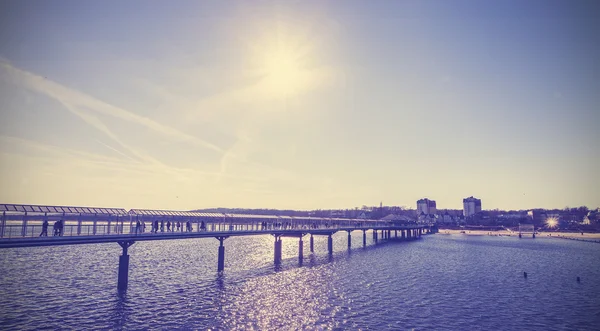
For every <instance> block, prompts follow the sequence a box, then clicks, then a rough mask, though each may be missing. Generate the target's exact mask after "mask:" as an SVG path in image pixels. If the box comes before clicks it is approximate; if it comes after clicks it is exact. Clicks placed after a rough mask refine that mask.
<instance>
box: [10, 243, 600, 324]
mask: <svg viewBox="0 0 600 331" xmlns="http://www.w3.org/2000/svg"><path fill="white" fill-rule="evenodd" d="M367 238H368V245H369V246H368V247H367V248H366V249H363V248H362V247H360V246H362V233H360V232H355V233H354V234H353V244H354V246H355V248H353V249H352V250H351V251H349V252H348V250H347V248H346V245H347V243H346V233H345V232H344V233H338V234H336V235H335V236H334V251H335V253H334V255H333V257H332V258H329V257H328V256H327V240H326V237H315V254H314V255H311V254H310V252H309V244H308V237H305V240H304V248H305V259H304V263H303V265H302V266H299V264H298V259H297V251H298V240H297V239H292V238H284V239H283V258H284V261H283V264H282V266H281V268H279V269H275V267H274V266H273V239H272V237H270V236H260V237H243V238H229V239H227V240H226V241H225V247H226V252H225V254H226V258H225V273H224V274H223V275H218V274H217V272H216V266H217V247H218V241H217V240H215V239H192V240H172V241H160V242H139V243H136V244H135V245H133V246H132V247H131V248H130V250H129V253H130V256H131V262H130V272H129V289H128V291H127V293H126V294H124V295H119V294H118V293H117V290H116V283H117V266H118V258H119V255H120V252H121V248H120V247H119V246H118V245H117V244H100V245H79V246H63V247H37V248H21V249H3V250H0V328H1V329H7V330H15V329H72V330H82V329H124V330H143V329H153V330H173V329H181V330H189V329H198V330H204V329H214V330H228V329H231V330H234V329H238V330H240V329H245V330H293V329H338V330H344V329H352V330H354V329H370V330H409V329H416V330H599V329H600V244H595V243H586V242H576V241H570V240H560V239H550V238H537V239H521V240H519V239H518V238H515V237H487V236H482V237H476V236H465V235H444V234H437V235H433V236H425V237H424V238H423V239H422V240H419V241H414V242H401V243H398V242H394V243H392V242H389V243H383V244H381V243H380V244H378V245H377V246H373V245H372V242H371V240H372V236H371V235H370V233H369V234H368V237H367ZM524 271H526V272H527V273H528V278H527V279H525V278H524V277H523V272H524ZM577 276H579V277H581V282H580V283H577V282H576V277H577Z"/></svg>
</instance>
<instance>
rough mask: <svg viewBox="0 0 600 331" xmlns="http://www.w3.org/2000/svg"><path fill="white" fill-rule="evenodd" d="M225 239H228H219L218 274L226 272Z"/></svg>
mask: <svg viewBox="0 0 600 331" xmlns="http://www.w3.org/2000/svg"><path fill="white" fill-rule="evenodd" d="M225 239H227V237H217V240H219V259H218V262H217V271H218V272H221V271H223V270H225V246H223V241H224V240H225Z"/></svg>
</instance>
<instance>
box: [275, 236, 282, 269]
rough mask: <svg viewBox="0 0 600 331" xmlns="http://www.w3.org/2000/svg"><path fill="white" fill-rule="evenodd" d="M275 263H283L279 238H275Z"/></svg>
mask: <svg viewBox="0 0 600 331" xmlns="http://www.w3.org/2000/svg"><path fill="white" fill-rule="evenodd" d="M274 262H275V264H280V263H281V238H280V237H279V236H275V254H274Z"/></svg>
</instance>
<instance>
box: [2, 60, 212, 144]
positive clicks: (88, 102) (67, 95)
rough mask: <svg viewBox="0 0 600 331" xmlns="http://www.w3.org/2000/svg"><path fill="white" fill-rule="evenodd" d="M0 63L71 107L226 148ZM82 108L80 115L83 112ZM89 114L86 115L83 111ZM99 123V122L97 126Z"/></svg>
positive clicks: (20, 79) (26, 84)
mask: <svg viewBox="0 0 600 331" xmlns="http://www.w3.org/2000/svg"><path fill="white" fill-rule="evenodd" d="M0 66H1V67H2V68H3V69H4V70H5V71H6V72H7V73H8V75H10V76H11V77H12V78H13V81H14V82H16V83H18V84H22V85H23V86H24V87H26V88H28V89H31V90H34V91H36V92H39V93H42V94H44V95H47V96H49V97H51V98H53V99H56V100H58V101H60V102H61V103H62V104H64V105H69V106H70V107H71V109H70V110H71V111H73V109H77V108H79V107H85V108H86V109H90V110H92V111H94V112H97V113H101V114H104V115H109V116H112V117H115V118H119V119H122V120H126V121H129V122H132V123H135V124H138V125H142V126H144V127H146V128H148V129H150V130H152V131H153V132H156V133H159V134H161V135H163V136H165V137H170V138H172V139H175V140H176V141H179V142H189V143H192V144H194V145H197V146H200V147H204V148H207V149H209V150H213V151H216V152H219V153H223V150H222V149H221V148H220V147H219V146H217V145H215V144H213V143H211V142H208V141H206V140H203V139H200V138H198V137H196V136H192V135H190V134H187V133H185V132H181V131H179V130H177V129H175V128H172V127H170V126H166V125H164V124H161V123H158V122H156V121H154V120H152V119H149V118H147V117H143V116H140V115H137V114H135V113H133V112H130V111H127V110H125V109H123V108H120V107H117V106H114V105H111V104H108V103H106V102H104V101H101V100H98V99H96V98H94V97H92V96H90V95H87V94H85V93H83V92H80V91H77V90H74V89H71V88H68V87H66V86H64V85H61V84H59V83H57V82H54V81H52V80H50V79H47V78H46V77H42V76H39V75H36V74H34V73H31V72H28V71H25V70H22V69H19V68H16V67H14V66H13V65H11V64H10V63H8V62H7V61H3V60H0ZM81 114H83V113H82V112H81V111H80V112H79V115H80V116H82V115H81ZM83 116H85V115H83ZM87 121H88V122H89V123H90V122H92V121H94V122H95V123H96V124H98V121H96V120H94V119H91V117H89V116H88V117H87ZM97 127H98V126H97Z"/></svg>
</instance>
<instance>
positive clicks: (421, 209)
mask: <svg viewBox="0 0 600 331" xmlns="http://www.w3.org/2000/svg"><path fill="white" fill-rule="evenodd" d="M436 211H437V209H436V206H435V200H429V199H427V198H425V199H420V200H417V215H421V213H423V214H425V215H431V214H435V213H436Z"/></svg>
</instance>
